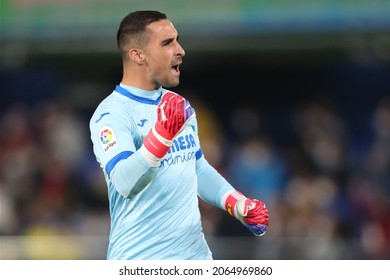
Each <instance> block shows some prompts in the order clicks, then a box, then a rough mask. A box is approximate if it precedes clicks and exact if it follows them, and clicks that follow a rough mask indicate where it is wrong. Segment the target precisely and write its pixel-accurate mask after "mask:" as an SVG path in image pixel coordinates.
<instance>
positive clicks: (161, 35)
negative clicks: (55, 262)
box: [147, 19, 178, 40]
mask: <svg viewBox="0 0 390 280" xmlns="http://www.w3.org/2000/svg"><path fill="white" fill-rule="evenodd" d="M147 29H148V30H149V32H150V33H151V35H152V36H151V37H150V39H151V40H154V39H156V40H161V39H166V38H176V37H177V35H178V34H177V31H176V29H175V27H174V26H173V24H172V22H171V21H169V20H167V19H164V20H159V21H155V22H152V23H151V24H149V25H148V27H147Z"/></svg>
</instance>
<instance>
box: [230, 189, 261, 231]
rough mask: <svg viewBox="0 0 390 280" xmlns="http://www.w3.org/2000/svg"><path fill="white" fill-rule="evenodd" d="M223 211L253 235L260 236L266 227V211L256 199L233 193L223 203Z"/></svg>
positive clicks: (236, 192)
mask: <svg viewBox="0 0 390 280" xmlns="http://www.w3.org/2000/svg"><path fill="white" fill-rule="evenodd" d="M224 207H225V210H226V211H227V212H228V213H229V214H230V215H232V216H233V217H235V218H236V219H238V220H239V221H240V222H241V223H242V224H243V225H245V226H246V227H247V228H248V229H249V230H250V231H251V232H252V233H253V234H254V235H256V236H262V235H264V234H265V232H266V230H267V227H268V209H267V207H266V206H265V204H264V203H263V202H261V201H259V200H257V199H250V198H247V197H245V196H244V195H243V194H242V193H240V192H238V191H234V192H233V193H230V194H228V196H227V197H226V199H225V201H224Z"/></svg>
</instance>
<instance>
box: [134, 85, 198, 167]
mask: <svg viewBox="0 0 390 280" xmlns="http://www.w3.org/2000/svg"><path fill="white" fill-rule="evenodd" d="M194 116H195V110H194V109H193V108H192V107H191V105H190V103H189V102H188V101H187V100H186V99H185V98H183V97H182V96H180V95H179V94H176V93H173V92H167V93H165V94H164V95H163V97H162V98H161V101H160V103H159V104H158V106H157V121H156V123H155V125H154V126H153V127H152V129H151V130H150V131H149V133H148V134H147V135H146V136H145V138H144V141H143V146H142V148H141V152H142V154H143V155H144V156H145V157H146V158H149V159H151V160H156V161H159V160H160V159H162V158H163V157H164V156H165V154H166V153H167V152H168V150H169V148H170V147H171V146H172V140H173V138H175V136H176V135H178V134H179V133H180V132H181V131H182V130H183V129H184V128H185V127H186V125H187V124H188V122H189V120H190V119H191V118H192V117H194Z"/></svg>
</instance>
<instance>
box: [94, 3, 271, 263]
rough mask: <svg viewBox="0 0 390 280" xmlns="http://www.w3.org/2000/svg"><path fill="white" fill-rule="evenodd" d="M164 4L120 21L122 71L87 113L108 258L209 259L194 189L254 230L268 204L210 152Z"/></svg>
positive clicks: (262, 227)
mask: <svg viewBox="0 0 390 280" xmlns="http://www.w3.org/2000/svg"><path fill="white" fill-rule="evenodd" d="M178 39H179V36H178V33H177V31H176V29H175V28H174V26H173V25H172V23H171V22H170V20H169V19H168V18H167V16H166V15H165V14H164V13H161V12H158V11H136V12H133V13H129V14H128V15H127V16H126V17H124V18H123V19H122V21H121V23H120V26H119V29H118V32H117V45H118V48H119V51H120V53H121V56H122V61H123V77H122V80H121V82H120V83H119V84H118V85H117V86H116V88H115V89H114V90H113V92H112V93H111V94H110V95H108V96H107V97H106V98H105V99H104V100H103V101H102V102H101V103H100V104H99V105H98V107H97V108H96V111H95V112H94V114H93V116H92V117H91V120H90V132H91V140H92V142H93V150H94V153H95V156H96V159H97V161H98V163H99V164H100V166H101V168H102V170H103V174H104V177H105V180H106V183H107V190H108V200H109V210H110V218H111V224H110V235H109V245H108V251H107V259H123V260H124V259H143V260H146V259H166V260H168V259H177V260H178V259H183V260H184V259H198V260H201V259H212V253H211V251H210V249H209V246H208V245H207V242H206V240H205V236H204V234H203V230H202V225H201V217H200V211H199V206H198V196H199V197H200V198H201V199H203V200H204V201H205V202H207V203H209V204H212V205H214V206H216V207H218V208H221V209H222V210H225V211H226V212H228V213H229V214H230V215H232V216H233V217H235V218H236V219H237V220H239V221H240V222H241V223H242V224H243V225H244V226H246V227H247V228H248V230H249V231H251V232H252V233H253V234H254V235H256V236H261V235H263V234H264V233H265V232H266V229H267V226H268V210H267V208H266V206H265V205H264V203H263V202H261V201H259V200H257V199H251V198H247V197H245V195H244V194H241V193H240V192H239V191H237V190H236V189H235V188H233V186H231V185H230V184H229V183H228V182H227V181H226V180H225V179H224V178H223V177H222V176H221V175H220V174H219V173H218V172H217V171H216V170H215V169H214V168H213V167H212V166H211V165H210V164H209V163H208V162H207V160H206V159H205V157H204V155H203V154H202V149H201V145H200V142H199V137H198V125H197V120H196V113H195V110H194V109H193V108H192V107H191V105H190V103H189V102H188V101H187V100H186V99H184V98H183V97H182V96H180V95H179V94H177V93H175V92H172V91H170V90H168V89H167V88H172V87H175V86H177V85H178V84H179V76H180V65H181V63H182V59H183V57H184V55H185V52H184V50H183V48H182V47H181V45H180V44H179V42H178Z"/></svg>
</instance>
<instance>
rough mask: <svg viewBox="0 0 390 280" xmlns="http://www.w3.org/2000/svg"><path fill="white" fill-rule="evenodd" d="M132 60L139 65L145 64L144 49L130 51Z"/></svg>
mask: <svg viewBox="0 0 390 280" xmlns="http://www.w3.org/2000/svg"><path fill="white" fill-rule="evenodd" d="M129 57H130V60H132V61H134V62H135V63H137V64H142V63H143V62H144V58H145V54H144V52H143V50H142V49H130V50H129Z"/></svg>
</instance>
